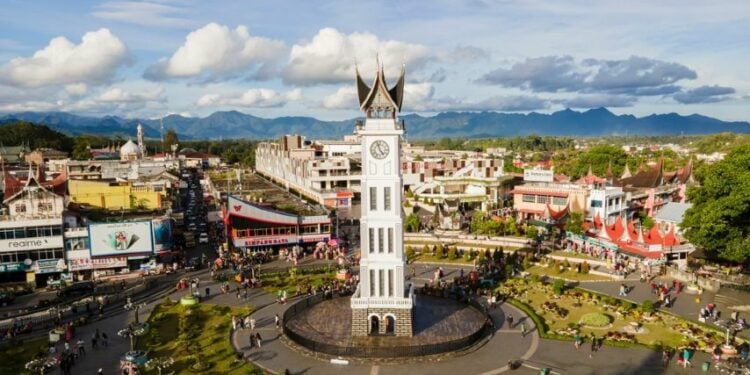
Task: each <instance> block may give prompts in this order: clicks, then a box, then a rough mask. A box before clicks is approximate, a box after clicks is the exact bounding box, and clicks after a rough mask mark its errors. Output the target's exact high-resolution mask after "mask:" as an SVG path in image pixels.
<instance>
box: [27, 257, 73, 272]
mask: <svg viewBox="0 0 750 375" xmlns="http://www.w3.org/2000/svg"><path fill="white" fill-rule="evenodd" d="M31 268H32V269H33V270H34V272H36V273H55V272H60V271H62V270H64V269H65V268H67V265H66V264H65V261H64V260H63V259H42V260H35V261H34V264H32V266H31Z"/></svg>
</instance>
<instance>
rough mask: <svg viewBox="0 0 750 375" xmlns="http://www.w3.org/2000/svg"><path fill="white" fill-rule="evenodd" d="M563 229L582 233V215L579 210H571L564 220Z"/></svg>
mask: <svg viewBox="0 0 750 375" xmlns="http://www.w3.org/2000/svg"><path fill="white" fill-rule="evenodd" d="M565 230H567V231H568V232H571V233H575V234H583V215H582V214H581V213H580V212H571V213H570V215H568V221H567V222H565Z"/></svg>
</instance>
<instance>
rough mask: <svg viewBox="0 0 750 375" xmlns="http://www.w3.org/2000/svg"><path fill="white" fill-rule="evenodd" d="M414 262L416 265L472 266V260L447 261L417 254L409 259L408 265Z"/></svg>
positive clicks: (437, 257) (446, 259)
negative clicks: (420, 263) (425, 263)
mask: <svg viewBox="0 0 750 375" xmlns="http://www.w3.org/2000/svg"><path fill="white" fill-rule="evenodd" d="M414 262H416V263H419V262H427V263H446V264H463V265H467V266H473V265H474V259H471V260H466V258H456V259H448V258H447V257H445V258H441V257H439V256H437V255H435V256H431V255H430V254H419V255H415V256H414V257H413V258H411V259H409V263H414Z"/></svg>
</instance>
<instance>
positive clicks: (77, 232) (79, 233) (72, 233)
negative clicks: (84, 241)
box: [65, 227, 89, 238]
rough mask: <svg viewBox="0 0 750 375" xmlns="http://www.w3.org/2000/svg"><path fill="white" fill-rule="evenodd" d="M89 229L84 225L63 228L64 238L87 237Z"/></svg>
mask: <svg viewBox="0 0 750 375" xmlns="http://www.w3.org/2000/svg"><path fill="white" fill-rule="evenodd" d="M88 235H89V231H88V228H86V227H77V228H65V238H72V237H88Z"/></svg>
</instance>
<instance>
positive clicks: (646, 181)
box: [615, 160, 664, 188]
mask: <svg viewBox="0 0 750 375" xmlns="http://www.w3.org/2000/svg"><path fill="white" fill-rule="evenodd" d="M663 182H664V161H663V160H659V162H658V163H656V165H655V166H654V167H653V168H650V169H644V168H640V169H639V170H638V173H636V174H635V175H634V176H631V177H627V178H622V179H620V180H619V181H617V182H616V183H615V185H617V186H622V187H625V186H631V187H635V188H653V187H658V186H661V185H662V183H663Z"/></svg>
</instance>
